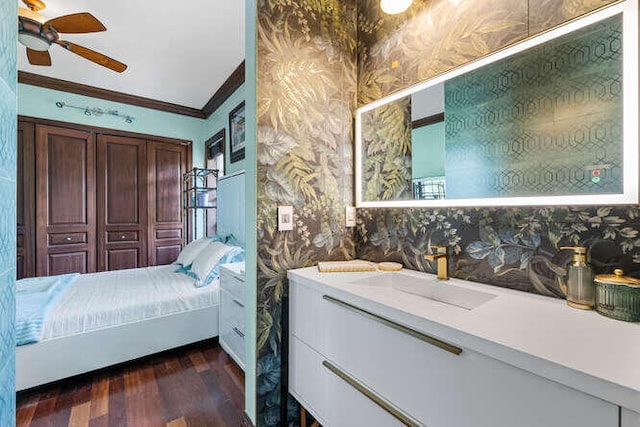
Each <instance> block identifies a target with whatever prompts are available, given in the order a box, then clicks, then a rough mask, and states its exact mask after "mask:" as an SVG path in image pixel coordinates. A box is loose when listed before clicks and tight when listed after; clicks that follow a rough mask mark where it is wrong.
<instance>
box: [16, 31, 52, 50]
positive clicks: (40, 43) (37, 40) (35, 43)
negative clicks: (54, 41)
mask: <svg viewBox="0 0 640 427" xmlns="http://www.w3.org/2000/svg"><path fill="white" fill-rule="evenodd" d="M18 41H19V42H20V43H22V44H23V45H25V46H26V47H28V48H29V49H32V50H39V51H45V50H49V46H50V45H49V42H47V41H46V40H44V39H42V38H41V37H38V36H35V35H33V34H30V33H19V34H18Z"/></svg>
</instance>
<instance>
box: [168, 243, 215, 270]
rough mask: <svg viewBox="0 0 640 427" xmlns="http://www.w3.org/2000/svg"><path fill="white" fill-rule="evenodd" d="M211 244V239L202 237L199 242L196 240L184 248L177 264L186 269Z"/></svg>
mask: <svg viewBox="0 0 640 427" xmlns="http://www.w3.org/2000/svg"><path fill="white" fill-rule="evenodd" d="M209 243H211V239H208V238H206V237H202V238H200V239H198V240H194V241H193V242H190V243H189V244H188V245H187V246H185V247H184V248H182V250H181V251H180V254H179V255H178V258H177V259H176V263H177V264H182V265H184V266H185V267H186V266H188V265H189V264H191V263H192V262H193V260H194V259H196V257H197V256H198V255H199V254H200V252H202V250H203V249H204V248H206V247H207V245H208V244H209Z"/></svg>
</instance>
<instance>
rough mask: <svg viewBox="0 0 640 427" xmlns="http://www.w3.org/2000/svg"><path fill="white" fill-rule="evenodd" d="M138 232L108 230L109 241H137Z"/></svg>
mask: <svg viewBox="0 0 640 427" xmlns="http://www.w3.org/2000/svg"><path fill="white" fill-rule="evenodd" d="M138 240H139V239H138V232H137V231H109V232H107V242H108V243H117V242H137V241H138Z"/></svg>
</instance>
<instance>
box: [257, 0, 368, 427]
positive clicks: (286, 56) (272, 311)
mask: <svg viewBox="0 0 640 427" xmlns="http://www.w3.org/2000/svg"><path fill="white" fill-rule="evenodd" d="M257 30H258V47H257V50H258V52H257V60H258V63H257V99H258V105H257V124H258V128H257V133H258V135H257V161H258V204H257V209H258V224H257V227H258V330H257V340H258V342H257V353H258V361H257V382H256V384H257V394H258V396H257V425H258V426H260V427H262V426H275V425H285V424H286V422H287V420H283V419H282V417H281V408H282V407H283V404H282V399H283V389H284V390H286V388H283V387H282V385H283V383H284V384H286V351H284V352H283V344H285V345H286V336H287V329H286V327H287V325H286V310H287V305H286V298H287V286H288V282H287V279H286V273H287V270H289V269H294V268H300V267H307V266H311V265H315V264H316V263H317V262H318V261H322V260H327V259H331V260H342V259H351V258H354V257H355V243H354V236H353V231H351V230H348V229H347V228H345V227H344V221H345V217H344V215H345V206H348V205H352V204H353V179H354V178H353V166H352V165H353V148H352V140H353V134H352V123H353V111H354V108H355V100H356V57H355V50H356V13H355V1H346V2H345V1H341V0H327V1H321V2H320V1H314V0H262V1H259V2H258V22H257ZM279 205H292V206H293V207H294V230H293V231H284V232H279V231H278V230H277V224H276V211H277V206H279ZM283 340H284V342H283ZM283 365H284V367H283ZM284 397H285V398H286V395H284ZM289 400H290V401H293V399H289ZM297 413H298V411H297V410H296V405H295V404H291V403H290V405H289V414H288V416H287V418H289V419H291V420H293V419H294V418H295V416H296V415H297Z"/></svg>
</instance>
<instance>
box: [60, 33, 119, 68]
mask: <svg viewBox="0 0 640 427" xmlns="http://www.w3.org/2000/svg"><path fill="white" fill-rule="evenodd" d="M56 43H58V44H59V45H60V46H62V47H64V48H65V49H67V50H70V51H71V52H73V53H75V54H76V55H80V56H82V57H83V58H86V59H88V60H89V61H92V62H95V63H96V64H98V65H102V66H103V67H107V68H110V69H112V70H113V71H116V72H118V73H121V72H123V71H124V70H126V69H127V66H126V65H125V64H123V63H122V62H120V61H116V60H115V59H113V58H109V57H108V56H106V55H103V54H101V53H98V52H96V51H95V50H91V49H88V48H86V47H84V46H80V45H77V44H75V43H71V42H68V41H64V40H58V41H57V42H56Z"/></svg>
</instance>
